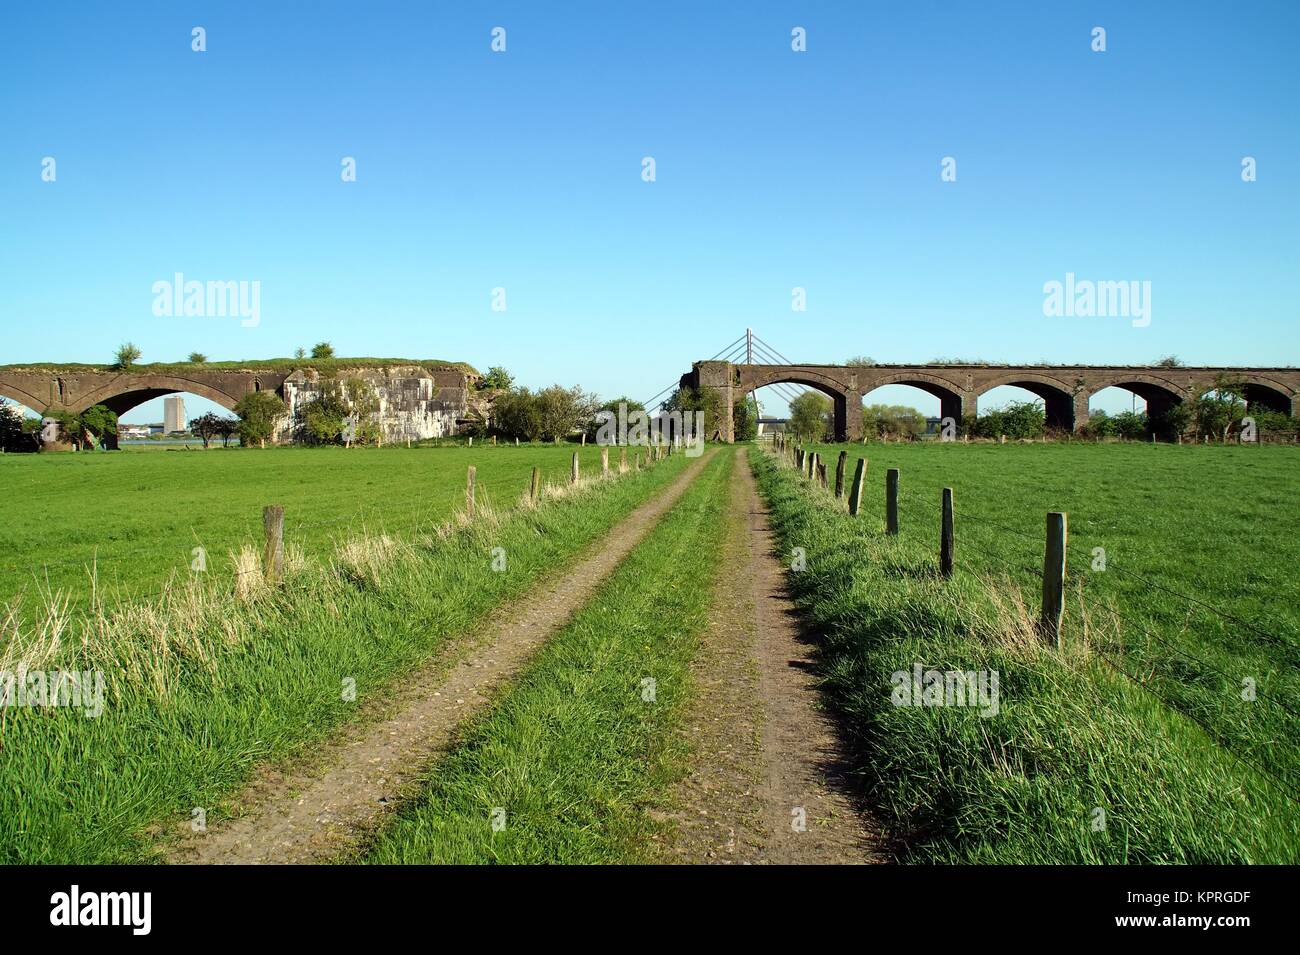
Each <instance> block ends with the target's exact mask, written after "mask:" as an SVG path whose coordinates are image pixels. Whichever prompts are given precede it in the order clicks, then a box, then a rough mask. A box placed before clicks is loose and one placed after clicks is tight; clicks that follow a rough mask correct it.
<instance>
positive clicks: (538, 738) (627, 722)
mask: <svg viewBox="0 0 1300 955" xmlns="http://www.w3.org/2000/svg"><path fill="white" fill-rule="evenodd" d="M734 460H735V459H734V456H733V453H732V452H723V453H720V454H718V455H716V456H715V457H714V459H713V460H712V461H710V462H708V463H707V464H706V465H705V468H704V471H703V472H702V473H701V474H700V476H699V477H698V478H697V479H696V481H695V483H694V485H693V486H692V487H691V488H690V490H688V491H687V493H686V494H685V495H684V496H683V497H682V498H681V500H679V501H678V502H677V504H676V505H675V506H674V507H673V509H672V511H671V512H670V513H669V514H668V515H667V516H666V517H665V518H664V519H663V520H662V521H661V522H660V523H659V525H658V526H657V527H656V528H655V530H654V531H652V532H651V534H650V535H649V536H648V537H647V538H646V539H645V540H644V541H642V542H641V543H640V544H638V545H637V547H636V548H635V549H633V551H632V552H631V553H630V554H629V555H628V557H627V559H626V560H625V561H624V563H623V564H622V565H621V566H620V567H619V569H618V570H617V571H616V572H615V573H614V575H613V577H612V578H611V579H610V580H609V581H608V582H607V583H606V584H605V585H604V586H603V587H601V589H600V591H599V592H598V593H597V595H596V596H595V597H594V598H593V599H592V601H591V602H590V604H588V605H587V606H586V607H585V608H583V610H582V611H580V612H579V613H578V614H577V616H576V617H575V618H574V619H573V621H572V622H570V623H569V625H568V626H566V627H565V628H564V629H563V630H562V631H561V632H560V633H559V634H557V635H556V636H555V637H554V638H553V639H552V640H551V641H550V642H549V643H548V644H547V645H546V646H545V647H544V648H543V649H542V650H541V651H540V652H539V653H538V655H537V657H536V659H535V660H534V661H533V662H532V663H531V664H530V665H529V667H528V668H527V670H526V671H525V673H524V674H523V676H522V677H521V678H520V679H519V681H518V683H517V684H516V685H515V686H514V687H513V688H512V689H511V690H510V691H509V692H508V693H507V694H506V695H505V696H504V697H503V698H502V699H501V700H499V701H498V702H497V703H496V704H495V705H494V706H493V707H492V708H491V709H490V710H489V711H488V712H487V713H485V714H484V715H483V716H482V717H480V718H479V719H478V720H476V721H475V722H474V723H473V724H472V725H471V726H469V727H468V728H466V729H465V730H464V732H463V735H462V739H461V741H460V743H459V745H458V746H456V747H455V748H454V749H453V750H452V752H451V753H450V754H449V755H448V756H446V757H445V758H443V759H441V760H439V761H437V762H436V763H434V764H433V766H432V767H431V769H430V779H429V782H428V784H427V787H426V789H425V790H424V792H423V793H422V794H421V795H420V796H418V797H417V798H416V799H414V800H413V801H412V802H411V803H410V804H409V805H408V806H406V807H405V808H404V809H403V810H402V812H401V813H399V815H398V816H397V817H396V818H395V819H394V821H393V822H392V823H391V824H390V825H389V827H388V828H387V829H386V830H385V831H384V832H383V833H381V834H380V836H379V837H378V838H377V840H376V842H375V844H374V845H373V846H372V847H370V849H369V850H368V851H367V852H366V853H365V854H364V856H363V860H364V861H365V862H368V863H380V864H383V863H458V864H463V863H489V862H491V863H562V864H578V863H612V862H642V861H648V860H650V859H651V858H652V857H653V850H652V839H653V836H654V834H655V833H656V832H657V831H658V827H659V824H658V823H656V822H655V820H654V818H653V810H654V809H656V808H662V807H663V805H664V803H663V800H664V792H665V791H666V790H667V789H668V787H669V784H670V783H671V782H672V781H673V780H674V779H676V778H678V777H679V776H680V774H681V772H682V766H683V762H682V759H683V755H684V754H683V750H682V746H683V744H682V742H681V738H680V735H679V733H678V732H677V730H678V723H679V721H680V718H681V712H682V706H683V704H684V702H685V700H686V699H687V696H688V694H689V689H690V688H689V680H690V662H691V660H692V658H693V657H694V655H695V652H696V650H697V648H698V639H699V634H700V633H701V632H702V631H703V629H704V627H705V624H706V614H707V610H708V605H709V600H710V595H711V590H712V581H713V579H714V575H715V574H716V573H718V572H719V569H718V566H717V564H718V560H719V557H720V553H721V547H722V537H723V530H724V522H723V514H724V511H725V508H726V502H727V487H728V482H729V478H730V475H731V471H732V468H733V466H734ZM651 680H653V681H654V682H653V694H654V699H653V701H649V700H646V699H645V698H644V696H645V694H646V693H647V691H648V689H649V687H650V686H651V684H650V683H648V682H647V681H651ZM494 814H499V815H496V816H495V818H497V819H499V820H500V822H501V823H503V827H502V828H500V829H499V830H498V829H494V827H493V821H494Z"/></svg>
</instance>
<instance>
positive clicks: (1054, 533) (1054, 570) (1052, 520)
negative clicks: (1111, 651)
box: [1038, 511, 1067, 648]
mask: <svg viewBox="0 0 1300 955" xmlns="http://www.w3.org/2000/svg"><path fill="white" fill-rule="evenodd" d="M1066 523H1067V520H1066V514H1065V513H1063V512H1061V511H1049V512H1048V514H1047V548H1046V550H1045V551H1044V552H1043V612H1042V615H1041V616H1040V617H1039V619H1038V627H1039V629H1040V630H1041V631H1042V633H1043V637H1044V638H1045V639H1046V640H1047V641H1048V642H1049V643H1052V644H1055V645H1056V646H1057V647H1058V648H1059V647H1060V646H1061V616H1062V614H1064V612H1065V538H1066Z"/></svg>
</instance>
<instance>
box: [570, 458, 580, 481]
mask: <svg viewBox="0 0 1300 955" xmlns="http://www.w3.org/2000/svg"><path fill="white" fill-rule="evenodd" d="M578 474H579V470H578V452H577V451H574V452H573V466H572V468H571V469H570V471H569V483H570V484H577V483H578Z"/></svg>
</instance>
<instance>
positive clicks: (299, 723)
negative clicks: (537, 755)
mask: <svg viewBox="0 0 1300 955" xmlns="http://www.w3.org/2000/svg"><path fill="white" fill-rule="evenodd" d="M530 450H531V452H532V453H528V452H526V451H522V450H521V451H519V452H518V453H517V455H516V452H515V451H514V449H513V448H511V449H509V450H506V449H500V450H498V451H495V452H494V451H489V450H485V451H483V452H481V453H480V452H477V451H476V452H474V453H473V455H470V454H466V453H461V452H454V451H453V452H441V453H440V452H426V453H423V454H417V453H412V454H409V455H408V454H405V453H396V454H393V455H391V456H389V455H386V454H385V453H383V452H377V453H373V454H364V453H356V452H353V453H352V454H351V456H349V455H348V454H347V453H346V452H344V453H340V454H339V455H334V454H330V453H327V454H325V455H322V456H319V457H318V456H316V455H314V454H312V453H306V454H299V453H295V452H278V451H277V452H274V453H268V454H266V455H260V454H252V453H250V454H248V455H231V456H230V458H231V462H232V463H231V464H230V465H229V466H230V467H233V468H242V469H245V470H242V471H240V472H239V473H243V474H249V475H256V476H258V478H259V480H260V481H262V484H261V486H260V490H261V491H266V490H268V489H269V490H275V488H274V485H273V483H271V484H268V483H267V481H268V480H269V478H270V477H271V476H272V475H276V474H278V475H281V476H284V475H287V474H289V473H292V472H290V471H286V470H284V469H287V468H290V467H292V466H294V465H296V466H297V467H299V468H300V469H302V468H308V467H312V466H316V467H327V466H328V465H329V464H330V462H335V463H337V464H338V465H339V466H340V468H350V469H352V470H348V471H340V470H339V469H335V470H334V471H333V472H332V474H333V477H332V478H326V477H321V476H317V478H316V480H317V486H318V487H320V488H321V489H322V491H325V490H326V489H327V488H328V491H329V493H330V494H331V495H332V499H333V500H335V501H340V502H341V500H342V498H341V497H338V496H336V495H339V494H343V495H350V496H351V499H352V500H353V501H354V502H355V501H356V500H357V499H358V498H359V497H360V494H361V492H360V490H359V489H358V488H357V487H355V486H351V487H350V486H349V479H350V480H351V481H353V482H357V483H364V481H365V480H366V479H375V480H379V479H380V478H381V477H382V476H383V475H387V476H388V477H389V478H391V479H393V480H401V482H402V486H403V487H405V488H407V489H408V492H409V493H410V494H411V495H412V496H416V489H418V488H427V490H428V492H429V494H428V496H429V497H430V498H432V499H434V500H437V501H442V502H443V503H442V504H441V506H442V507H443V508H444V509H446V508H449V507H450V506H451V500H452V498H454V497H455V494H456V493H459V489H460V488H461V487H462V486H463V485H462V483H461V482H462V480H463V479H462V478H461V477H460V473H461V470H462V468H463V465H464V464H465V463H467V462H468V461H478V462H480V463H481V464H482V470H483V472H485V473H493V470H494V468H495V480H496V481H497V482H499V483H498V486H499V487H500V488H501V489H502V492H501V495H500V497H505V494H506V491H507V489H509V491H510V492H511V496H512V497H513V490H514V487H515V482H514V480H513V479H512V478H511V475H512V473H514V472H512V471H511V470H510V469H511V468H523V467H527V466H528V465H527V462H530V461H537V460H539V459H542V458H543V457H544V456H545V454H547V453H548V452H544V451H542V450H540V449H530ZM561 450H563V449H561ZM549 453H550V454H551V460H552V467H553V468H554V466H555V460H556V458H557V457H558V452H549ZM282 455H283V456H282ZM156 457H158V456H153V455H151V456H148V458H146V459H144V460H141V461H136V460H131V459H129V458H126V457H125V456H123V457H122V458H119V459H117V460H112V461H109V462H105V463H104V464H103V465H100V464H99V463H98V462H96V463H95V465H94V466H99V467H108V468H111V467H115V466H116V467H120V468H121V471H120V472H116V473H119V474H121V473H127V472H128V469H130V468H135V467H145V468H147V467H148V466H149V465H151V464H152V463H153V461H154V460H155V459H156ZM191 457H194V458H197V457H199V456H198V455H191ZM243 458H247V460H248V462H249V463H245V462H244V461H243V460H237V459H243ZM202 459H203V461H202V463H204V464H205V465H206V466H209V467H214V468H218V469H219V468H222V467H224V466H227V465H226V462H225V461H224V460H222V461H218V456H217V455H213V454H209V455H203V456H202ZM65 460H66V459H65ZM687 460H688V459H686V458H685V456H683V455H677V456H674V457H671V458H669V459H667V460H665V461H663V462H660V463H658V464H656V465H654V466H653V467H652V468H650V469H648V470H645V471H642V472H639V473H629V474H627V475H624V476H622V477H621V478H619V479H618V480H614V481H610V482H607V483H602V482H593V484H592V486H590V487H588V488H586V489H582V490H579V491H578V492H577V494H576V495H570V496H563V497H558V498H555V499H550V498H548V499H545V500H544V501H543V502H542V504H541V505H539V506H538V507H537V508H535V509H525V510H515V511H512V512H509V513H504V514H502V515H498V517H497V518H496V519H488V518H481V519H480V520H479V521H477V522H476V523H475V524H474V525H472V527H470V528H468V529H461V530H459V531H454V532H450V533H446V532H444V533H435V532H433V530H432V529H429V532H428V533H425V534H421V533H416V532H409V531H408V532H406V533H403V534H401V535H393V536H391V537H385V536H381V535H377V534H374V533H371V534H368V535H364V536H362V535H360V533H359V532H358V533H356V534H354V535H352V536H351V537H350V538H348V540H347V541H345V542H344V546H341V547H340V548H338V549H337V550H332V551H325V550H324V549H323V548H319V549H317V551H316V552H315V553H313V552H311V551H309V552H308V553H307V554H306V556H305V558H295V559H293V560H291V561H290V562H289V564H288V565H287V568H286V577H285V582H284V585H283V587H281V588H279V589H275V590H270V589H267V588H265V587H263V586H261V585H260V584H256V585H253V586H252V589H251V590H250V591H249V592H247V593H245V594H244V595H242V596H238V595H234V594H232V587H231V581H230V580H229V579H222V578H216V577H210V578H206V579H204V580H202V581H198V582H194V583H193V584H191V585H189V586H178V587H176V588H174V589H173V591H172V592H171V593H170V594H169V596H168V597H167V599H166V601H165V602H157V601H151V602H134V601H132V602H126V603H123V604H122V605H121V606H120V607H118V608H117V609H115V610H111V611H109V612H108V613H107V614H106V616H105V618H104V619H103V620H102V621H101V622H100V623H99V624H98V625H96V626H95V627H94V628H93V629H92V630H91V631H90V632H89V633H88V634H87V635H86V640H85V642H83V641H82V639H81V633H80V631H79V630H76V629H74V630H71V631H64V632H63V633H62V634H61V636H60V639H59V640H58V641H53V640H50V639H48V635H46V638H44V639H30V640H27V641H25V642H16V641H14V640H13V639H8V641H7V642H0V670H8V671H11V672H16V671H18V670H19V668H20V667H21V666H23V665H26V666H28V667H29V668H30V669H32V670H42V671H49V670H54V669H63V670H74V671H94V670H100V671H102V672H103V673H104V682H105V690H106V697H107V698H106V701H105V706H104V708H103V711H102V714H101V715H99V716H98V717H97V718H87V717H86V716H85V715H84V714H83V712H82V711H81V710H80V709H75V708H67V707H60V708H50V709H38V708H26V707H12V708H5V709H3V710H0V780H3V783H4V785H3V786H0V860H3V861H5V862H10V863H16V862H21V863H36V862H40V863H52V862H76V863H81V864H94V863H105V862H122V861H133V860H141V859H148V858H150V853H151V843H150V839H149V838H148V836H147V828H148V827H149V826H150V825H151V824H153V823H156V822H159V821H164V820H172V821H174V822H179V821H181V820H184V819H186V818H187V817H188V815H189V812H190V810H191V808H192V807H213V806H218V805H219V804H220V802H221V800H222V799H223V798H224V797H226V796H228V795H229V794H230V793H231V792H232V791H233V790H235V789H237V788H238V787H239V785H240V784H241V782H242V781H243V780H244V779H246V778H247V776H248V774H249V773H250V771H251V770H252V769H253V767H255V766H257V765H259V764H262V763H265V762H267V761H271V762H274V761H276V760H279V759H281V758H284V757H289V756H293V755H294V754H301V753H305V752H309V751H310V744H311V743H312V742H314V741H318V740H320V739H322V738H323V737H325V736H327V735H328V734H329V733H330V732H331V731H332V730H334V729H335V728H336V727H337V726H338V725H339V724H340V723H342V722H343V721H345V720H349V719H353V718H355V717H356V714H357V707H358V704H359V703H365V702H367V701H374V700H382V699H383V698H384V695H385V686H386V685H387V684H388V683H389V681H392V680H395V679H400V678H401V677H402V676H403V674H406V673H409V672H411V671H412V670H413V669H415V668H417V667H418V666H420V665H421V664H422V663H424V662H425V661H427V660H428V659H429V658H430V657H431V656H432V655H433V654H435V653H437V652H438V651H439V650H440V649H441V648H442V647H444V645H445V644H446V643H447V641H448V639H449V638H451V637H453V636H455V635H456V634H459V633H462V632H465V631H467V630H469V629H471V628H472V627H473V626H474V625H475V622H476V621H478V620H479V619H480V618H482V617H483V615H484V614H486V613H487V612H488V611H490V610H491V609H492V608H493V607H495V606H497V605H499V604H501V603H502V602H503V601H508V600H509V599H511V598H512V597H515V596H517V595H519V594H521V593H523V592H524V591H526V590H527V589H528V588H529V587H531V586H533V585H534V584H536V582H537V581H538V579H539V578H541V577H543V576H545V575H548V574H551V573H555V572H557V571H559V570H560V569H562V568H563V567H564V566H566V565H567V564H568V563H570V562H571V561H572V560H573V559H574V558H575V556H576V555H577V554H578V553H579V552H580V551H581V550H583V549H584V548H586V547H588V546H590V545H592V544H593V543H595V542H597V541H599V540H600V539H601V538H602V537H603V536H604V535H605V534H606V533H607V532H608V530H609V528H610V527H612V526H613V525H614V524H615V523H616V522H617V521H618V520H619V519H620V518H622V517H624V516H625V515H626V514H627V513H628V511H629V510H630V509H632V508H634V507H635V506H636V505H638V504H640V503H641V502H643V501H645V500H646V499H648V498H649V497H650V496H651V495H653V494H654V493H656V492H657V491H659V490H660V489H662V488H663V487H664V486H665V485H666V484H667V483H668V482H670V481H671V480H672V479H673V478H674V477H675V476H676V475H677V474H679V473H680V472H681V469H682V468H683V466H685V464H686V462H687ZM36 464H40V462H36ZM25 466H26V465H25ZM55 466H56V467H59V466H63V467H74V468H75V467H76V466H77V464H76V463H75V461H74V462H72V463H70V464H68V465H62V464H61V463H56V465H55ZM167 466H174V465H171V464H169V465H167ZM26 473H28V474H33V475H34V474H35V473H37V472H36V471H29V472H26ZM104 473H115V472H104ZM136 473H140V472H136ZM190 473H191V474H194V475H197V474H200V473H202V472H200V471H192V472H190ZM520 473H522V472H520ZM438 474H442V475H443V478H442V482H443V484H444V485H445V484H447V483H450V484H451V486H452V489H448V488H447V487H445V486H440V485H438V484H435V483H433V481H434V479H435V478H436V477H437V475H438ZM449 475H454V477H451V476H449ZM331 481H332V482H333V484H334V485H337V486H335V487H332V488H331V487H328V485H329V483H330V482H331ZM426 481H427V482H429V483H427V484H425V483H424V482H426ZM304 493H306V492H304ZM257 497H258V495H257V494H254V493H253V492H251V491H250V492H249V498H248V499H250V500H255V499H257ZM280 499H288V498H287V497H284V496H281V497H280ZM303 499H304V500H306V499H307V498H305V497H304V498H303ZM498 499H500V498H498ZM216 502H217V499H216V498H214V499H213V505H214V506H216ZM83 504H84V502H83ZM394 523H396V522H394ZM498 547H500V548H504V551H505V553H506V554H507V555H508V558H509V559H508V562H507V567H506V569H505V570H504V571H501V572H498V571H496V570H494V569H493V567H492V564H493V556H492V551H493V549H494V548H498ZM6 637H7V638H8V635H6ZM348 678H350V679H352V680H355V683H356V693H357V699H356V702H354V701H351V700H348V699H345V698H344V696H343V694H342V693H341V687H342V686H343V682H342V681H343V680H344V679H348ZM213 812H214V816H219V815H220V811H219V810H214V811H213Z"/></svg>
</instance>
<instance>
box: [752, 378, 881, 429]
mask: <svg viewBox="0 0 1300 955" xmlns="http://www.w3.org/2000/svg"><path fill="white" fill-rule="evenodd" d="M750 368H751V369H761V370H754V371H750V372H749V373H748V374H742V375H741V376H740V382H739V383H738V386H737V387H738V388H739V390H740V393H741V394H742V395H748V394H749V393H750V392H752V391H756V390H757V389H759V388H766V387H767V386H769V385H780V384H795V385H804V386H806V387H808V388H813V389H815V390H817V391H820V392H821V393H822V394H824V395H825V396H826V397H828V398H830V399H831V403H832V405H833V406H834V409H835V411H834V418H835V440H836V441H857V440H859V439H860V438H861V437H862V414H861V408H862V397H861V395H860V394H858V393H857V392H856V391H853V390H852V389H850V388H847V387H846V386H845V383H844V382H842V381H839V380H837V379H835V378H832V377H831V376H830V375H826V374H823V373H821V372H819V371H815V370H813V369H810V368H797V367H796V368H791V367H782V366H780V365H773V366H771V367H770V368H769V367H767V366H757V365H751V366H750Z"/></svg>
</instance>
